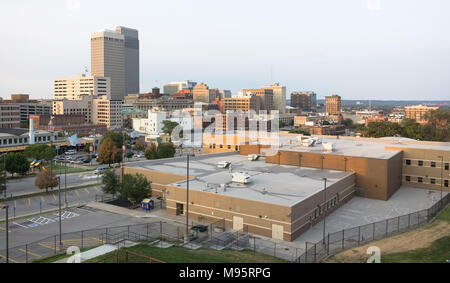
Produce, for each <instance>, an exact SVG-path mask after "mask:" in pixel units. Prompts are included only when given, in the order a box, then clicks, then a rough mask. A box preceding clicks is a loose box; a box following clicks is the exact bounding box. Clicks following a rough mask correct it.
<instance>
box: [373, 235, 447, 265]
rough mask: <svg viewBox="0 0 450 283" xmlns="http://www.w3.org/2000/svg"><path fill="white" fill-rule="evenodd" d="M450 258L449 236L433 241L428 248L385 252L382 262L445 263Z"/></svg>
mask: <svg viewBox="0 0 450 283" xmlns="http://www.w3.org/2000/svg"><path fill="white" fill-rule="evenodd" d="M447 260H450V236H448V237H444V238H442V239H439V240H437V241H435V242H434V243H433V244H432V245H431V246H430V247H429V248H426V249H419V250H414V251H409V252H404V253H396V254H386V255H384V256H382V257H381V262H383V263H446V262H447Z"/></svg>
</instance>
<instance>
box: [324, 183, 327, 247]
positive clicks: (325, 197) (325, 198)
mask: <svg viewBox="0 0 450 283" xmlns="http://www.w3.org/2000/svg"><path fill="white" fill-rule="evenodd" d="M323 181H324V182H325V191H324V195H325V196H324V203H323V210H324V216H323V244H324V245H325V237H326V234H325V233H326V219H327V214H326V211H325V208H326V205H327V178H323Z"/></svg>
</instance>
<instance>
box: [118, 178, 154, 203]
mask: <svg viewBox="0 0 450 283" xmlns="http://www.w3.org/2000/svg"><path fill="white" fill-rule="evenodd" d="M151 194H152V191H151V186H150V182H149V181H148V180H147V179H146V178H145V177H144V175H142V174H136V175H135V176H133V175H129V174H127V175H124V176H123V180H122V182H121V183H120V199H122V200H129V201H130V202H131V203H133V204H136V203H139V202H140V201H142V200H144V199H146V198H148V197H150V196H151Z"/></svg>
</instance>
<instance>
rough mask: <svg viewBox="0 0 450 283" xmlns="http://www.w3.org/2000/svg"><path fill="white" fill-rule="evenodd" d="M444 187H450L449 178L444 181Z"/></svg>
mask: <svg viewBox="0 0 450 283" xmlns="http://www.w3.org/2000/svg"><path fill="white" fill-rule="evenodd" d="M444 187H446V188H448V180H445V181H444Z"/></svg>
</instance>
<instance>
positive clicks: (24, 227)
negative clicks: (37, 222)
mask: <svg viewBox="0 0 450 283" xmlns="http://www.w3.org/2000/svg"><path fill="white" fill-rule="evenodd" d="M13 224H14V225H17V226H20V227H22V228H25V229H28V227H27V226H23V225H21V224H19V223H16V222H13Z"/></svg>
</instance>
